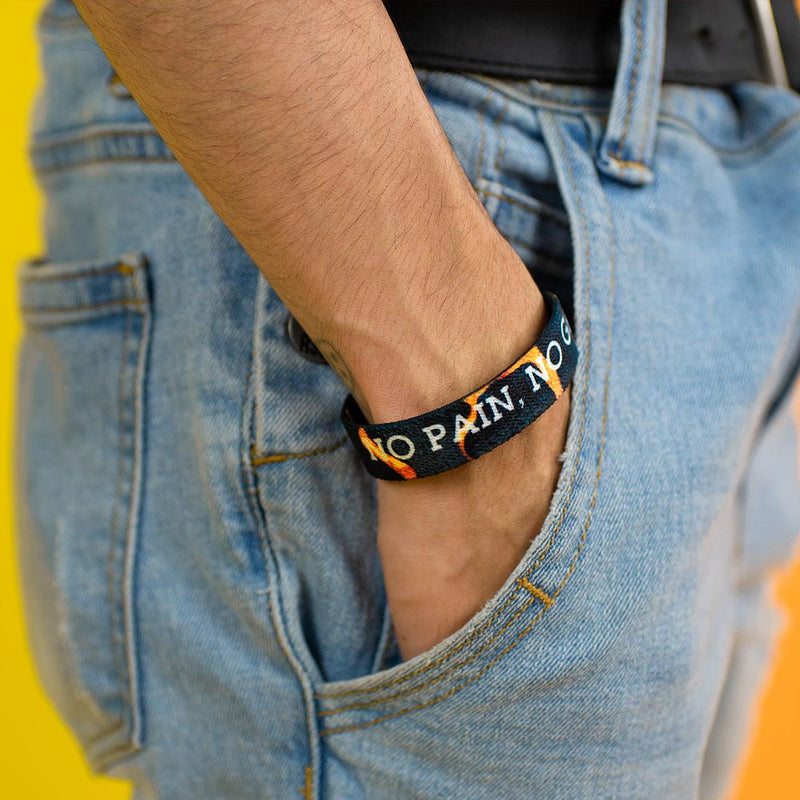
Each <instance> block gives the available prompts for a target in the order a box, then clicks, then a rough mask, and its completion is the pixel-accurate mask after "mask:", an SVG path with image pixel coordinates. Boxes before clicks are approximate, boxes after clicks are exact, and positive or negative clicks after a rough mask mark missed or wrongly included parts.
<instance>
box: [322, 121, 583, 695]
mask: <svg viewBox="0 0 800 800" xmlns="http://www.w3.org/2000/svg"><path fill="white" fill-rule="evenodd" d="M556 130H558V128H556ZM559 139H561V135H560V133H559ZM562 148H563V140H562ZM567 165H568V167H569V169H570V182H571V183H572V185H573V188H574V186H575V177H574V174H573V173H572V165H571V163H570V162H569V160H567ZM578 214H579V217H580V221H581V228H582V230H583V233H584V258H585V260H586V264H587V272H588V268H589V266H588V265H589V263H590V252H589V239H588V235H589V231H588V226H587V224H586V218H585V213H584V212H583V209H582V207H579V208H578ZM584 296H585V298H586V309H587V315H586V316H585V317H584V324H583V328H584V336H585V339H586V353H585V355H584V358H585V360H586V373H587V377H588V374H589V368H590V365H591V353H592V335H591V326H590V325H589V320H588V309H589V284H588V281H586V282H585V288H584ZM587 395H588V382H587V383H586V384H585V385H584V387H583V392H582V395H581V415H580V419H579V427H578V441H577V451H578V452H577V454H576V456H575V459H574V462H573V467H572V474H571V475H570V478H569V484H568V487H567V495H566V497H565V500H564V505H563V506H562V509H561V515H560V517H559V519H558V522H557V523H556V525H555V527H554V529H553V531H552V533H551V534H550V537H549V539H548V540H547V543H546V544H545V546H544V548H543V549H542V552H541V553H540V554H539V556H538V557H537V559H536V561H535V562H534V563H533V565H532V566H531V567H530V569H529V570H528V571H527V573H526V576H530V575H532V574H533V573H534V572H535V571H536V570H537V569H538V567H539V566H540V565H541V563H542V562H543V561H544V559H545V557H546V556H547V553H548V552H549V550H550V548H551V547H552V545H553V542H555V540H556V538H557V536H558V533H559V531H560V529H561V524H562V523H563V521H564V518H565V517H566V513H567V510H568V508H569V505H570V502H571V499H572V491H573V488H574V486H575V476H576V474H577V471H578V462H579V460H580V454H581V453H582V447H583V433H584V428H585V420H586V398H587ZM520 588H521V587H520V586H519V584H518V585H517V589H516V590H514V591H513V592H512V593H511V594H510V595H509V597H508V598H507V599H506V601H505V602H504V603H503V604H502V605H501V606H500V607H499V608H497V609H496V610H495V611H494V612H493V613H492V615H491V617H489V619H487V620H486V621H485V622H484V623H483V624H482V625H480V626H478V627H476V628H474V629H473V630H472V631H471V632H470V633H469V634H468V635H467V636H466V637H465V639H464V640H462V641H461V642H460V643H459V644H458V645H457V646H455V647H453V648H452V649H451V650H448V651H447V652H445V653H443V654H442V656H441V657H440V658H438V659H436V660H434V661H430V662H428V663H427V664H424V665H422V666H420V667H419V668H417V669H416V670H412V671H411V672H409V673H405V674H403V675H399V676H398V677H397V678H394V679H393V680H391V681H386V682H383V683H379V684H376V685H374V686H370V687H366V688H364V689H350V690H347V691H344V692H330V693H317V694H316V697H317V698H318V699H326V698H339V697H348V696H352V695H357V694H371V693H373V692H377V691H381V690H383V689H388V688H390V687H391V686H396V685H397V684H399V683H404V682H405V681H407V680H409V679H410V678H413V677H416V676H417V675H420V674H422V673H424V672H427V671H429V670H430V669H432V668H434V667H437V666H439V665H440V664H443V663H444V662H446V661H448V660H449V659H450V658H452V657H453V656H454V655H455V654H456V653H458V652H459V651H460V650H462V649H463V648H464V647H466V646H467V645H468V644H470V643H471V642H472V641H473V640H474V639H475V637H476V636H478V634H479V633H482V632H483V631H484V630H487V629H488V628H490V627H491V626H492V625H494V623H495V621H496V620H497V618H498V617H500V616H501V615H502V613H503V612H504V611H505V610H506V609H507V608H508V606H509V605H510V604H511V603H512V602H513V601H514V600H515V598H516V597H517V595H518V594H519V591H520ZM532 603H533V600H529V601H528V602H527V603H526V604H524V605H523V606H522V608H520V609H519V610H518V611H517V612H516V614H515V615H514V616H512V617H511V618H510V619H509V620H507V621H506V623H505V625H503V627H501V628H500V629H499V630H498V631H497V632H496V633H495V635H494V636H492V637H491V638H490V639H488V640H487V641H486V642H485V643H484V644H483V645H482V647H481V648H479V650H478V651H477V654H480V653H482V652H483V651H484V650H486V649H487V648H488V647H489V645H491V644H492V642H494V641H495V640H496V639H497V638H498V637H499V636H501V635H502V634H503V633H504V631H506V630H507V629H508V627H509V626H510V625H512V624H513V622H514V621H515V620H516V619H517V618H518V617H519V615H520V614H521V613H522V612H523V611H525V610H526V609H527V608H528V607H529V606H530V605H531V604H532ZM467 663H470V662H469V661H466V662H461V663H460V664H457V665H455V666H453V667H452V668H451V669H449V670H446V671H445V672H443V673H441V674H440V676H439V678H436V677H435V678H433V679H431V680H430V681H428V682H425V683H422V684H420V685H418V686H417V687H416V690H419V689H422V688H425V687H426V686H429V685H431V683H434V682H436V681H437V680H439V679H440V678H441V677H445V676H447V675H449V674H451V673H452V672H453V671H454V670H456V669H460V668H461V667H462V666H464V665H465V664H467Z"/></svg>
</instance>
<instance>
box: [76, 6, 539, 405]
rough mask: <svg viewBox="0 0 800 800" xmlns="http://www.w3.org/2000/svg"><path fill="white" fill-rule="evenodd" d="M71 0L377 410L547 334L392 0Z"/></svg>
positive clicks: (488, 368) (426, 400)
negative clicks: (441, 116) (424, 84)
mask: <svg viewBox="0 0 800 800" xmlns="http://www.w3.org/2000/svg"><path fill="white" fill-rule="evenodd" d="M76 5H77V6H78V7H79V9H80V11H81V13H82V14H83V15H84V18H85V19H86V20H87V22H88V24H89V25H90V27H91V28H92V30H93V32H94V34H95V36H96V37H97V39H98V40H99V42H100V44H101V46H102V47H103V48H104V50H105V51H106V52H107V54H108V55H109V57H110V59H111V61H112V63H113V64H114V66H115V68H116V69H117V70H118V72H119V73H120V75H121V77H122V79H123V81H124V82H125V84H126V85H127V86H128V88H129V89H130V90H131V92H132V93H133V95H134V96H135V97H136V99H137V101H138V102H139V104H140V105H141V106H142V108H143V109H144V111H145V112H146V113H147V115H148V116H149V117H150V119H151V120H152V121H153V123H154V124H155V126H156V127H157V129H158V130H159V132H160V133H161V135H162V136H163V137H164V139H165V140H166V141H167V143H168V144H169V146H170V148H171V149H172V150H173V152H174V153H175V155H176V157H177V158H178V160H179V161H180V162H181V164H182V165H183V166H184V167H185V168H186V170H187V171H188V173H189V174H190V175H191V177H192V178H193V180H194V181H195V183H196V184H197V185H198V186H199V187H200V189H201V190H202V191H203V193H204V194H205V195H206V197H207V198H208V200H209V202H210V203H211V205H212V206H213V208H214V209H215V210H216V211H217V213H218V214H219V215H220V216H221V217H222V218H223V219H224V220H225V222H226V223H227V224H228V226H229V227H230V229H231V231H232V232H233V233H234V235H235V236H236V237H237V239H238V240H239V241H240V242H241V243H242V245H243V246H244V247H245V248H246V249H247V251H248V253H249V254H250V255H251V257H252V258H253V260H254V262H255V263H256V264H257V265H258V267H259V268H260V269H261V270H262V272H263V273H264V274H265V276H266V277H267V279H268V280H269V281H270V284H271V285H272V286H273V288H274V289H275V291H276V292H277V293H278V295H279V296H280V297H281V298H282V300H283V301H284V302H285V304H286V305H287V307H288V308H289V310H290V311H291V312H292V313H293V314H294V315H295V316H296V317H297V318H298V320H299V321H300V322H301V324H302V325H303V327H304V328H305V329H306V330H307V332H308V333H309V335H310V336H311V337H312V339H314V341H315V342H316V343H317V344H318V346H319V347H320V348H321V349H322V350H323V352H324V353H325V355H326V356H327V357H328V358H329V361H331V362H332V363H333V365H334V366H335V368H336V369H337V372H339V374H340V376H341V377H342V378H343V380H344V381H345V382H346V383H347V384H348V385H349V386H350V388H351V389H352V390H353V392H354V394H355V396H356V399H357V400H359V402H360V403H361V405H362V406H363V407H364V410H365V412H366V413H367V414H368V415H369V416H370V418H371V419H372V420H373V421H385V420H389V419H392V418H398V417H401V416H408V415H412V414H416V413H419V412H422V411H426V410H429V409H430V408H433V407H435V406H437V405H441V404H443V403H445V402H448V401H450V400H452V399H454V398H455V397H457V396H460V395H462V394H464V393H466V392H467V391H468V390H470V389H472V388H474V387H475V386H477V385H479V384H481V383H482V382H484V381H485V380H487V379H489V378H491V377H492V376H493V375H494V374H496V373H497V371H498V370H499V369H500V368H502V367H503V366H505V365H506V364H508V363H510V362H511V361H512V360H513V359H514V357H516V356H517V355H519V353H520V352H522V351H523V350H525V349H526V348H527V347H528V346H529V345H530V343H531V342H532V341H533V340H534V339H535V337H536V334H537V333H538V331H539V329H540V328H541V326H542V324H543V321H544V313H545V311H544V304H543V302H542V298H541V295H540V293H539V292H538V290H537V289H536V287H535V285H534V283H533V282H532V281H531V280H530V277H529V275H528V274H527V271H526V269H525V267H524V265H523V264H522V262H521V261H520V259H519V258H518V257H517V256H516V254H515V253H514V251H513V250H512V248H511V247H510V246H509V245H508V244H507V243H506V242H505V240H503V238H502V237H501V236H500V235H499V233H498V232H497V230H496V229H495V227H494V225H493V224H492V222H491V220H490V219H489V218H488V216H487V215H486V213H485V212H484V209H483V207H482V206H481V204H480V201H479V200H478V198H477V196H476V195H475V193H474V191H473V190H472V187H471V186H470V184H469V182H468V180H467V179H466V176H465V175H464V172H463V170H462V169H461V167H460V165H459V163H458V161H457V159H456V157H455V155H454V153H453V151H452V149H451V147H450V145H449V143H448V141H447V138H446V136H445V134H444V132H443V131H442V129H441V127H440V125H439V122H438V120H437V119H436V116H435V115H434V113H433V111H432V109H431V107H430V105H429V104H428V102H427V100H426V98H425V95H424V93H423V92H422V91H421V89H420V86H419V83H418V81H417V78H416V75H415V74H414V71H413V69H412V68H411V66H410V64H409V63H408V60H407V58H406V55H405V52H404V51H403V48H402V45H401V43H400V40H399V38H398V37H397V34H396V32H395V30H394V28H393V26H392V24H391V21H390V19H389V17H388V16H387V14H386V12H385V10H384V8H383V6H382V4H381V2H379V0H361V2H353V0H334V1H333V2H326V3H321V2H319V1H318V0H293V2H291V3H287V2H282V1H280V0H259V2H252V0H250V1H249V2H248V1H247V0H226V2H224V3H219V2H216V0H172V2H170V3H162V2H160V1H159V0H137V2H136V3H130V2H128V0H77V2H76Z"/></svg>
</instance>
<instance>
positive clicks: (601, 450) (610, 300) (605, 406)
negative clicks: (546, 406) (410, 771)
mask: <svg viewBox="0 0 800 800" xmlns="http://www.w3.org/2000/svg"><path fill="white" fill-rule="evenodd" d="M554 130H555V133H556V136H557V138H558V141H559V146H560V149H561V151H562V154H563V156H564V160H565V162H566V165H567V176H568V179H569V181H570V185H571V187H572V191H573V196H574V197H575V198H576V210H577V212H578V216H579V219H580V222H581V228H582V231H583V234H584V257H585V259H586V261H585V263H586V268H587V270H586V271H587V276H588V273H589V267H590V264H591V254H590V250H589V237H588V225H587V220H586V215H585V212H584V210H583V203H582V201H581V199H580V195H579V193H578V192H577V186H576V182H575V175H574V171H573V168H572V162H571V160H570V157H569V155H568V154H567V152H566V147H565V146H564V141H563V136H562V134H561V131H560V130H559V128H558V126H557V125H556V126H554ZM611 245H612V249H611V254H610V260H611V270H610V287H609V297H608V322H607V333H606V337H607V343H608V344H607V352H606V364H605V370H604V376H603V386H604V388H603V413H602V421H601V429H600V443H599V447H598V454H597V467H596V472H595V480H594V486H593V488H592V497H591V500H590V502H589V508H588V511H587V516H586V519H585V521H584V524H583V531H582V533H581V536H580V539H579V541H578V545H577V547H576V550H575V552H574V553H573V556H572V561H571V563H570V566H569V568H568V569H567V572H566V573H565V575H564V577H563V578H562V579H561V581H560V583H559V585H558V587H557V588H556V590H555V591H554V592H553V593H552V594H551V595H550V602H549V603H546V602H544V601H542V608H541V609H540V611H539V613H538V614H537V615H536V616H535V617H534V618H533V619H532V620H531V621H530V622H529V623H528V625H527V626H526V627H525V628H523V629H522V630H521V631H520V632H519V633H518V634H517V636H516V637H515V638H514V639H513V640H512V641H511V643H510V644H509V645H507V646H506V647H505V648H504V649H503V650H501V651H500V652H499V653H498V654H497V655H495V657H494V658H492V659H491V660H490V661H489V662H488V663H487V664H486V665H484V667H483V668H481V669H480V670H479V671H478V672H477V673H476V674H475V675H473V676H472V677H471V678H470V679H468V680H466V681H464V682H463V683H461V684H459V685H457V686H454V687H453V688H451V689H450V690H449V691H448V692H446V693H444V694H442V695H439V696H437V697H433V698H431V699H430V700H427V701H425V702H423V703H418V704H416V705H413V706H409V707H405V708H401V709H398V710H397V711H394V712H392V713H390V714H385V715H383V716H380V717H377V718H375V719H373V720H368V721H366V722H363V723H357V724H353V725H343V726H339V727H335V728H328V729H326V730H323V731H321V732H320V735H322V736H325V735H331V734H335V733H343V732H345V731H353V730H361V729H363V728H367V727H372V726H373V725H377V724H378V723H380V722H383V721H385V720H388V719H392V718H394V717H398V716H401V715H403V714H407V713H409V712H411V711H415V710H419V709H422V708H427V707H429V706H432V705H435V704H436V703H438V702H440V701H442V700H444V699H446V698H448V697H451V696H452V695H454V694H456V693H457V692H458V691H460V690H461V689H463V688H466V687H467V686H469V685H471V684H472V683H474V682H476V681H477V680H478V679H479V678H481V677H482V676H483V675H484V674H485V673H486V672H487V671H488V670H489V669H490V668H491V667H492V666H494V664H495V663H497V661H499V660H500V659H501V658H502V657H503V656H504V655H505V654H506V653H508V652H510V651H511V650H512V649H514V648H515V647H516V646H517V645H518V644H519V643H520V642H521V641H522V640H523V639H524V638H525V637H526V636H527V635H528V634H529V633H530V631H531V630H532V629H533V627H534V625H535V624H536V623H537V622H538V621H539V620H540V619H541V618H542V616H543V615H544V612H545V611H546V610H547V609H548V608H550V607H552V605H554V601H555V599H556V598H557V597H558V595H559V594H560V593H561V590H562V589H563V588H564V586H565V585H566V584H567V581H568V580H569V578H570V577H571V576H572V574H573V573H574V571H575V568H576V566H577V564H578V560H579V558H580V555H581V553H582V551H583V548H584V546H585V544H586V539H587V535H588V532H589V527H590V524H591V520H592V517H593V514H594V507H595V503H596V500H597V490H598V486H599V483H600V477H601V474H602V465H603V453H604V450H605V440H606V429H607V423H608V396H609V377H610V371H611V343H612V340H613V297H614V287H615V282H614V275H615V263H616V256H615V248H614V237H613V229H612V237H611ZM585 292H586V300H587V302H586V317H585V325H586V331H587V352H588V353H591V325H590V324H589V321H588V314H589V303H588V299H589V297H588V294H589V282H588V280H587V281H586V290H585ZM588 358H589V363H588V364H587V366H586V374H587V378H588V374H589V366H590V363H591V361H590V358H591V357H590V356H588ZM587 392H588V381H587V383H586V384H585V385H584V399H585V396H586V393H587ZM582 424H583V420H582ZM580 431H581V432H582V427H581V429H580ZM577 461H578V459H577V456H576V459H575V464H576V465H577ZM573 485H574V475H573V476H571V479H570V487H572V486H573ZM565 507H566V506H565ZM562 518H563V517H562ZM556 532H557V531H556V530H554V531H553V534H552V535H551V537H550V539H549V541H548V543H547V545H546V547H545V551H544V552H543V553H540V555H539V557H538V559H537V561H536V562H535V563H534V565H533V566H532V567H531V568H530V569H529V570H528V571H527V572H526V574H525V576H524V577H525V578H526V579H527V577H529V576H530V575H531V574H532V573H533V572H534V571H535V569H536V568H537V567H538V566H539V564H540V563H541V561H542V560H543V558H544V555H545V553H546V552H547V550H549V548H550V546H551V545H552V542H553V541H554V539H555V534H556ZM518 587H519V588H518V589H517V590H516V591H515V592H514V593H513V595H512V598H510V599H509V601H508V602H510V600H511V599H513V597H515V596H516V594H517V593H518V592H519V589H521V588H523V585H521V584H520V583H519V579H518ZM535 599H536V598H535V596H533V595H532V597H531V598H530V599H529V600H528V601H527V602H526V603H525V604H524V605H523V606H522V608H521V609H520V610H519V611H518V612H517V613H516V615H515V616H514V617H513V618H512V621H513V619H515V618H516V617H518V616H519V615H520V614H521V613H522V612H523V611H524V610H526V609H527V608H528V607H530V605H531V604H532V603H533V602H535ZM505 607H507V603H506V604H504V606H503V608H505ZM498 613H499V610H498ZM495 616H496V615H495ZM493 622H494V617H493V618H492V619H490V620H488V621H487V622H486V624H485V625H484V626H483V628H482V629H485V628H486V627H487V626H488V625H489V624H490V623H493ZM509 624H511V621H509V623H507V625H506V626H505V627H508V625H509ZM504 629H505V628H504ZM504 629H501V631H499V632H498V633H497V635H496V636H495V637H493V639H492V641H493V640H494V639H496V638H497V636H499V635H500V633H502V630H504ZM444 655H447V654H444ZM440 663H441V662H440ZM466 663H468V662H462V663H461V664H460V665H456V666H453V667H452V668H450V669H449V670H446V671H445V672H443V673H441V674H440V675H439V676H437V677H436V678H435V680H436V681H438V680H439V679H441V678H443V677H445V676H447V675H450V674H452V673H453V672H454V671H455V670H456V669H459V668H460V667H461V666H464V665H465V664H466ZM433 682H434V680H431V681H428V682H427V683H423V684H421V685H419V686H417V687H414V689H413V691H418V690H421V689H422V688H424V687H425V686H426V685H431V683H433ZM380 702H386V700H384V699H381V701H380ZM375 704H376V705H377V704H378V701H375ZM352 709H353V706H351V707H350V710H352ZM338 710H344V709H338ZM323 713H324V712H323ZM320 716H321V715H320Z"/></svg>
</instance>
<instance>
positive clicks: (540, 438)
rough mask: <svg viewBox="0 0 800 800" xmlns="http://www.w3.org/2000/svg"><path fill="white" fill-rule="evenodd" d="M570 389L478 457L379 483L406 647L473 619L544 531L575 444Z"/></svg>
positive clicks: (409, 651) (415, 648)
mask: <svg viewBox="0 0 800 800" xmlns="http://www.w3.org/2000/svg"><path fill="white" fill-rule="evenodd" d="M570 403H571V387H569V386H568V387H567V388H566V389H565V391H564V393H563V394H562V395H561V397H560V398H559V399H558V400H557V401H556V402H555V403H554V404H553V405H552V406H551V407H550V408H549V409H548V410H547V411H546V412H545V413H544V414H542V416H540V417H539V418H538V419H536V420H535V421H534V422H533V423H531V424H530V425H529V426H528V427H527V428H525V429H524V430H523V431H522V432H521V433H519V434H517V435H516V436H514V437H512V438H511V439H509V440H508V441H506V442H505V443H503V444H502V445H500V446H499V447H497V448H495V449H494V450H492V451H491V452H489V453H487V454H486V455H484V456H482V457H481V458H479V459H476V460H475V461H473V462H471V463H469V464H466V465H464V466H462V467H458V468H457V469H454V470H450V471H448V472H444V473H441V474H439V475H435V476H432V477H430V478H425V479H422V480H418V481H408V482H386V481H381V482H380V483H379V486H378V545H379V549H380V556H381V562H382V565H383V573H384V580H385V583H386V591H387V596H388V601H389V607H390V610H391V614H392V620H393V623H394V629H395V633H396V636H397V641H398V644H399V646H400V652H401V653H402V655H403V658H405V659H408V658H411V657H412V656H415V655H418V654H419V653H422V652H424V651H426V650H428V649H430V648H431V647H433V646H434V645H436V644H438V643H439V642H440V641H442V640H443V639H445V638H446V637H447V636H449V635H450V634H452V633H454V632H455V631H457V630H458V629H459V628H461V627H462V626H463V625H464V624H465V623H467V622H468V621H469V619H471V618H472V617H473V616H474V615H475V614H476V613H477V612H478V611H480V609H481V608H482V607H483V606H484V605H485V604H486V603H487V601H489V600H490V599H491V597H492V596H493V595H495V594H496V593H497V591H498V590H499V589H500V588H501V587H502V585H503V584H504V583H505V582H506V580H507V579H508V577H509V575H510V574H511V573H512V572H513V571H514V568H515V567H516V566H517V564H518V563H519V562H520V561H521V560H522V557H523V555H524V554H525V552H526V550H527V549H528V547H529V546H530V544H531V542H532V541H533V539H534V538H535V537H536V535H537V534H538V533H539V531H540V529H541V527H542V523H543V522H544V520H545V518H546V516H547V513H548V510H549V508H550V502H551V499H552V497H553V494H554V492H555V488H556V483H557V481H558V476H559V472H560V470H561V461H560V459H559V457H560V455H561V453H562V451H563V450H564V446H565V443H566V434H567V425H568V421H569V413H570Z"/></svg>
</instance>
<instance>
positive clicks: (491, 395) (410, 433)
mask: <svg viewBox="0 0 800 800" xmlns="http://www.w3.org/2000/svg"><path fill="white" fill-rule="evenodd" d="M544 297H545V300H546V301H547V303H548V305H549V306H550V310H551V314H550V319H549V321H548V322H547V324H546V325H545V327H544V330H543V331H542V333H541V335H540V336H539V338H538V339H537V340H536V342H535V343H534V345H533V347H531V348H530V350H528V351H527V352H525V353H523V354H522V355H521V356H520V357H519V358H518V359H517V360H516V361H514V363H513V364H511V366H509V367H508V368H507V369H504V370H503V371H502V372H501V373H500V374H499V375H497V376H496V377H494V378H492V379H491V380H490V381H489V382H488V383H486V384H484V385H483V386H481V387H480V388H479V389H476V390H475V391H473V392H470V393H469V394H467V395H465V396H464V397H462V398H460V399H458V400H454V401H453V402H452V403H448V404H447V405H444V406H441V407H439V408H436V409H434V410H433V411H429V412H427V413H425V414H418V415H417V416H415V417H409V418H408V419H402V420H398V421H397V422H382V423H378V424H376V425H370V424H369V423H368V422H367V419H366V417H365V416H364V414H363V412H362V411H361V408H360V407H359V405H358V403H356V401H355V399H354V398H353V395H352V394H349V395H348V396H347V398H346V399H345V401H344V406H343V407H342V414H341V419H342V423H343V424H344V427H345V430H346V431H347V433H348V435H349V437H350V440H351V441H352V442H353V445H354V446H355V448H356V452H357V453H358V455H359V456H360V458H361V461H362V463H363V464H364V466H365V467H366V469H367V472H369V473H370V474H371V475H373V476H374V477H376V478H381V479H383V480H388V481H410V480H414V479H415V478H425V477H428V476H429V475H436V474H438V473H440V472H444V471H445V470H448V469H454V468H455V467H459V466H461V465H462V464H466V463H467V462H468V461H473V460H474V459H476V458H480V457H481V456H482V455H484V454H485V453H488V452H489V451H490V450H493V449H494V448H495V447H497V446H498V445H501V444H503V442H505V441H507V440H508V439H510V438H511V437H512V436H515V435H516V434H518V433H519V432H520V431H521V430H523V429H524V428H525V427H526V426H527V425H529V424H530V423H531V422H533V421H534V420H535V419H536V418H537V417H539V416H541V415H542V414H543V413H544V412H545V411H546V410H547V409H548V408H549V407H550V406H551V405H552V404H553V403H554V402H555V401H556V400H557V399H558V398H559V397H560V396H561V393H562V392H563V391H564V389H565V388H566V387H567V386H568V385H569V382H570V381H571V380H572V376H573V375H574V374H575V366H576V364H577V360H578V348H577V346H576V344H575V337H574V336H573V334H572V330H571V328H570V326H569V322H568V321H567V318H566V317H565V316H564V310H563V309H562V308H561V303H560V302H559V300H558V297H556V295H554V294H553V293H552V292H544Z"/></svg>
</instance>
